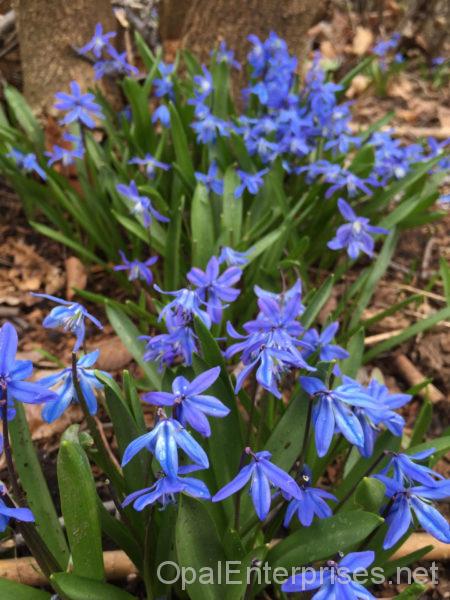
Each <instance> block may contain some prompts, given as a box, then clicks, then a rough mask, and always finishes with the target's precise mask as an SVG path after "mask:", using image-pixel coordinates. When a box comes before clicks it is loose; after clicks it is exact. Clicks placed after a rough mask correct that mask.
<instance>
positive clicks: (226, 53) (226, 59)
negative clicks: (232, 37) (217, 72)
mask: <svg viewBox="0 0 450 600" xmlns="http://www.w3.org/2000/svg"><path fill="white" fill-rule="evenodd" d="M211 54H212V55H214V51H212V52H211ZM215 58H216V62H217V63H218V64H225V65H229V66H230V67H233V68H234V69H237V70H240V69H241V65H240V64H239V63H238V61H237V60H235V58H234V52H233V50H229V49H228V48H227V45H226V43H225V42H224V41H221V42H220V45H219V48H218V49H217V51H216V53H215Z"/></svg>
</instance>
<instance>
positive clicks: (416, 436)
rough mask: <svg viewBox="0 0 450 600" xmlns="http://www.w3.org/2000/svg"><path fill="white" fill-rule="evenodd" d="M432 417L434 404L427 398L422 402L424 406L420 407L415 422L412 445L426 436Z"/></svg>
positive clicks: (418, 442)
mask: <svg viewBox="0 0 450 600" xmlns="http://www.w3.org/2000/svg"><path fill="white" fill-rule="evenodd" d="M432 418H433V405H432V403H431V402H430V401H429V400H426V401H425V402H424V403H423V404H422V408H421V409H420V412H419V415H418V417H417V419H416V422H415V424H414V429H413V432H412V436H411V444H410V445H411V446H416V445H417V444H420V443H421V442H422V440H423V439H424V438H425V435H426V433H427V431H428V428H429V427H430V424H431V419H432Z"/></svg>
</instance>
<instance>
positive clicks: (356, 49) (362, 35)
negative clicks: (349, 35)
mask: <svg viewBox="0 0 450 600" xmlns="http://www.w3.org/2000/svg"><path fill="white" fill-rule="evenodd" d="M373 39H374V38H373V33H372V32H371V30H370V29H367V28H366V27H361V26H358V27H357V28H356V33H355V37H354V38H353V44H352V51H353V54H356V55H357V56H362V55H363V54H365V53H366V52H367V51H368V50H369V48H370V47H371V46H372V44H373Z"/></svg>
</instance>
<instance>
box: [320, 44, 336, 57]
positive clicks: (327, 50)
mask: <svg viewBox="0 0 450 600" xmlns="http://www.w3.org/2000/svg"><path fill="white" fill-rule="evenodd" d="M320 52H321V54H322V56H324V57H325V58H330V59H335V58H336V57H337V54H336V50H335V48H334V46H333V44H332V43H331V42H330V41H329V40H324V41H323V42H321V43H320Z"/></svg>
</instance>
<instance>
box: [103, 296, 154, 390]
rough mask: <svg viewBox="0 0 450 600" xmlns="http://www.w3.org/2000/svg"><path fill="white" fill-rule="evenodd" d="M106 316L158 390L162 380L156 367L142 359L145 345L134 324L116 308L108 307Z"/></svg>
mask: <svg viewBox="0 0 450 600" xmlns="http://www.w3.org/2000/svg"><path fill="white" fill-rule="evenodd" d="M106 314H107V316H108V319H109V322H110V323H111V325H112V326H113V329H114V330H115V332H116V333H117V335H118V336H119V337H120V339H121V340H122V342H123V343H124V345H125V347H126V348H128V350H129V351H130V352H131V354H132V355H133V358H134V359H135V361H136V362H137V363H138V364H139V366H140V367H141V368H142V370H143V371H144V373H145V375H146V377H147V379H148V380H149V383H150V384H151V385H152V386H154V387H155V388H156V389H158V387H159V385H160V379H161V378H160V376H159V374H158V371H157V370H156V367H155V366H154V365H153V364H151V363H148V362H146V361H145V360H144V359H143V358H142V356H143V354H144V343H143V342H141V341H140V340H139V339H138V337H139V335H140V333H139V331H138V330H137V328H136V326H135V325H134V323H133V322H132V321H131V320H130V319H129V318H128V317H127V315H126V314H125V313H124V312H123V311H122V310H120V309H119V308H117V307H115V306H108V305H107V306H106Z"/></svg>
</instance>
